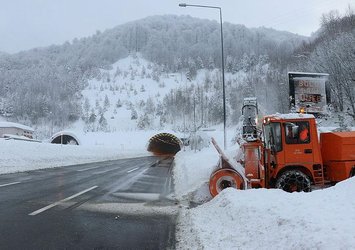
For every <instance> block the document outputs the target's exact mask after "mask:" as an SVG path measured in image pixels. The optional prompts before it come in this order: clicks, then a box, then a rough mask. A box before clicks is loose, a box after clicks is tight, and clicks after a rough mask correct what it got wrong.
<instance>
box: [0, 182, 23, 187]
mask: <svg viewBox="0 0 355 250" xmlns="http://www.w3.org/2000/svg"><path fill="white" fill-rule="evenodd" d="M19 183H21V182H11V183H7V184H2V185H0V187H6V186H11V185H15V184H19Z"/></svg>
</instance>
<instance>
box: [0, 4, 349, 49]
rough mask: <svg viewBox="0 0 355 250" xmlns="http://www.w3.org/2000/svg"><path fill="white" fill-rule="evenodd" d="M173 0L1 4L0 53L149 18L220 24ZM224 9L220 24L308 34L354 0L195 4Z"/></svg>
mask: <svg viewBox="0 0 355 250" xmlns="http://www.w3.org/2000/svg"><path fill="white" fill-rule="evenodd" d="M181 2H184V0H182V1H176V0H0V51H4V52H9V53H14V52H18V51H21V50H26V49H30V48H34V47H41V46H47V45H51V44H62V43H63V42H65V41H72V40H73V38H75V37H77V38H80V37H85V36H90V35H92V34H94V33H95V31H96V30H101V31H103V30H105V29H109V28H113V27H115V26H116V25H119V24H123V23H126V22H128V21H133V20H138V19H141V18H144V17H147V16H152V15H166V14H175V15H190V16H193V17H198V18H208V19H214V20H219V13H218V11H217V10H214V9H205V8H192V7H190V8H180V7H178V4H179V3H181ZM185 2H186V3H188V4H202V5H215V6H220V7H222V14H223V21H226V22H230V23H234V24H244V25H246V26H247V27H259V26H265V27H272V28H274V29H277V30H287V31H290V32H293V33H298V34H301V35H307V36H308V35H310V34H311V33H312V32H314V31H316V30H317V29H318V27H319V23H320V17H321V15H322V13H326V12H329V11H330V10H338V11H339V12H340V13H344V12H345V11H346V9H347V7H348V6H349V5H350V6H351V7H352V8H353V9H354V8H355V1H354V0H220V1H218V0H215V1H211V0H194V1H187V0H186V1H185Z"/></svg>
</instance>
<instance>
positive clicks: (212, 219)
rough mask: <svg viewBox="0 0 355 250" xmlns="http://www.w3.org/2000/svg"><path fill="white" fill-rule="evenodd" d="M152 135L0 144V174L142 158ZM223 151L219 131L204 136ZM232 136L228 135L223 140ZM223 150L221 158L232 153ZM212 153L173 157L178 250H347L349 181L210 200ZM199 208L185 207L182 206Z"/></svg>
mask: <svg viewBox="0 0 355 250" xmlns="http://www.w3.org/2000/svg"><path fill="white" fill-rule="evenodd" d="M155 133H156V132H155V131H145V132H134V131H133V132H125V133H118V132H117V133H113V134H106V137H105V136H102V135H100V134H95V133H92V134H91V133H88V134H86V136H89V137H84V140H83V141H84V142H85V140H88V141H90V140H91V142H95V143H91V144H89V143H84V144H86V145H83V146H72V145H63V146H61V145H52V144H48V143H35V142H24V141H13V140H3V139H1V140H0V148H1V152H0V158H1V161H0V173H2V174H4V173H10V172H17V171H28V170H31V169H40V168H49V167H57V166H63V165H73V164H77V163H85V162H94V161H101V160H113V159H119V158H126V157H133V156H142V155H149V153H148V152H146V143H147V141H148V139H149V138H150V136H151V135H152V134H155ZM208 133H209V135H210V136H214V137H216V139H217V141H218V143H219V144H220V145H223V143H222V142H223V133H222V132H221V131H218V130H217V131H212V132H208ZM232 133H233V132H232V131H228V135H229V137H231V136H232ZM236 151H237V146H236V145H234V146H232V145H229V147H228V151H227V154H229V155H235V154H236ZM217 161H218V155H217V153H216V151H215V149H214V148H213V147H212V146H211V145H210V147H208V148H204V149H202V150H201V151H196V152H195V151H194V150H191V149H190V148H185V149H183V150H182V151H180V152H179V153H178V154H177V155H176V160H175V166H174V181H175V192H176V199H178V200H179V202H180V213H179V222H178V227H177V230H178V231H177V237H178V239H177V244H178V245H177V247H178V248H179V249H353V248H354V246H355V227H354V225H355V200H354V197H355V178H352V179H349V180H347V181H344V182H342V183H339V184H337V185H336V186H335V187H331V188H328V189H324V190H317V191H313V192H311V193H291V194H290V193H286V192H283V191H281V190H266V189H258V190H247V191H238V190H234V189H227V190H224V191H223V192H222V193H221V194H219V195H218V196H217V197H216V198H214V199H212V200H211V197H210V195H209V192H208V180H209V176H210V174H211V172H212V171H213V169H214V167H215V164H216V163H217ZM191 201H192V202H196V203H202V202H204V204H203V205H200V206H197V207H195V208H189V206H188V204H189V202H191Z"/></svg>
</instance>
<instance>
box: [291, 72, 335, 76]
mask: <svg viewBox="0 0 355 250" xmlns="http://www.w3.org/2000/svg"><path fill="white" fill-rule="evenodd" d="M288 74H300V75H314V76H319V75H321V76H329V74H327V73H309V72H288Z"/></svg>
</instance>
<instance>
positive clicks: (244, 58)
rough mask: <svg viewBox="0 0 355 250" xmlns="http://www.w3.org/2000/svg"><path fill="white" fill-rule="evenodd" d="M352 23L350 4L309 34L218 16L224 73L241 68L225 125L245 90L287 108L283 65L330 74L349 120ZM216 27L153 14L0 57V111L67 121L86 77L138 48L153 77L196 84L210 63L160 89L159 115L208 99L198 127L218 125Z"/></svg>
mask: <svg viewBox="0 0 355 250" xmlns="http://www.w3.org/2000/svg"><path fill="white" fill-rule="evenodd" d="M354 27H355V23H354V13H353V12H352V11H351V10H349V11H348V12H347V13H346V14H345V15H343V16H340V15H338V14H337V13H334V12H332V13H329V14H325V15H324V16H323V18H322V25H321V28H320V30H319V31H318V32H317V33H316V35H315V36H314V37H312V38H311V39H309V38H305V37H301V36H298V35H295V34H292V33H288V32H280V31H276V30H272V29H267V28H258V29H248V28H246V27H245V26H243V25H235V24H230V23H224V26H223V28H224V49H225V50H224V53H225V69H226V73H227V74H238V72H243V74H245V75H246V77H245V78H244V80H243V82H238V81H237V80H235V81H234V80H231V81H229V82H227V84H226V85H227V93H228V95H227V105H228V114H229V116H228V117H230V118H229V123H231V122H234V121H236V119H238V117H239V115H240V113H239V112H240V105H241V103H240V102H241V100H242V98H243V97H247V96H257V97H258V99H259V100H260V102H261V103H262V104H263V106H264V108H265V111H268V112H275V111H278V112H287V110H286V109H287V107H288V86H287V71H306V72H326V73H329V74H330V83H331V84H332V86H331V90H332V96H334V98H333V100H334V108H335V110H336V111H338V110H339V111H345V112H347V113H348V114H349V115H351V116H352V117H353V118H354V120H355V106H354V100H355V97H354V79H355V76H354V71H353V70H352V69H353V68H354V66H355V65H354V64H355V60H354V55H355V52H354V51H355V28H354ZM219 31H220V30H219V24H218V23H217V22H215V21H209V20H201V19H197V18H192V17H190V16H179V17H178V16H154V17H148V18H145V19H142V20H138V21H135V22H131V23H127V24H124V25H120V26H117V27H115V28H113V29H110V30H106V31H104V32H99V31H98V32H97V33H96V34H94V35H93V36H91V37H88V38H82V39H74V40H73V41H71V42H66V43H64V44H62V45H52V46H50V47H45V48H35V49H32V50H29V51H23V52H20V53H17V54H12V55H10V54H1V55H0V115H3V116H6V117H8V119H11V120H13V121H20V122H24V123H26V124H40V123H46V122H48V121H52V122H53V123H54V125H56V126H58V127H65V126H67V125H68V124H70V123H72V122H74V121H76V120H78V119H79V118H80V117H81V116H82V113H83V112H82V103H83V100H82V95H81V91H82V90H83V89H84V88H85V87H86V86H87V84H88V80H89V79H92V78H95V77H98V76H99V75H100V70H99V69H100V68H102V69H110V67H111V64H112V63H114V62H116V61H117V60H119V59H121V58H124V57H126V56H127V55H129V54H134V53H136V52H139V53H140V54H142V55H143V57H144V58H146V59H147V60H150V61H151V62H153V63H154V64H155V65H156V66H155V67H154V68H155V71H154V72H155V77H156V79H158V80H159V75H161V74H164V73H167V72H179V73H181V74H184V75H186V76H187V78H188V79H190V80H191V81H194V80H195V77H196V74H197V71H198V70H200V69H206V70H209V71H210V73H209V74H206V77H205V79H204V80H203V81H202V84H203V86H204V87H201V86H202V85H201V84H196V85H195V87H191V88H189V89H176V90H173V91H172V92H171V93H170V94H169V95H167V96H166V97H165V99H164V103H163V104H162V106H161V107H162V108H163V109H164V110H163V111H162V112H161V115H164V116H165V117H169V116H176V115H177V114H183V113H184V112H186V110H187V108H186V105H191V104H192V105H194V107H195V109H196V110H206V107H212V106H211V105H210V104H211V103H213V104H215V105H214V106H213V108H211V109H209V110H208V112H209V113H208V114H209V115H206V114H204V113H203V112H202V113H199V114H198V115H199V117H201V118H200V119H201V124H202V123H204V120H206V119H207V117H208V119H209V120H207V122H208V124H217V123H219V122H220V121H221V119H222V112H221V105H222V103H220V102H218V101H216V100H221V77H220V74H218V73H216V70H217V72H218V69H220V65H221V63H220V62H221V53H220V33H219ZM179 96H180V97H179ZM178 97H179V98H178ZM219 103H220V104H219ZM190 107H191V106H190ZM206 112H207V111H206ZM211 114H213V115H211ZM178 118H179V117H178ZM178 118H175V119H178ZM180 118H181V117H180Z"/></svg>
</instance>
